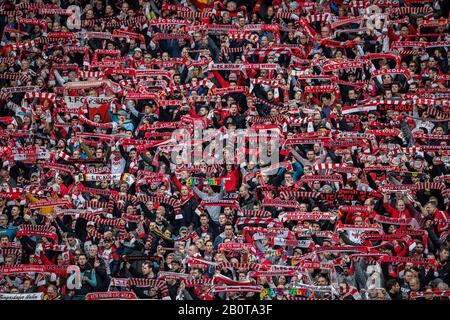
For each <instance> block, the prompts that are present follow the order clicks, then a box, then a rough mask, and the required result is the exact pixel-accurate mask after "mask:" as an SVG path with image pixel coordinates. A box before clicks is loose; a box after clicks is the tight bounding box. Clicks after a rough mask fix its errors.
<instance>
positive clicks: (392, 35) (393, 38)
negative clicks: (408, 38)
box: [388, 27, 400, 41]
mask: <svg viewBox="0 0 450 320" xmlns="http://www.w3.org/2000/svg"><path fill="white" fill-rule="evenodd" d="M388 37H389V40H390V41H397V40H398V39H399V38H400V37H399V36H398V35H396V34H395V32H394V30H392V28H391V27H388Z"/></svg>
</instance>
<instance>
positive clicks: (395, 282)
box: [386, 279, 398, 291]
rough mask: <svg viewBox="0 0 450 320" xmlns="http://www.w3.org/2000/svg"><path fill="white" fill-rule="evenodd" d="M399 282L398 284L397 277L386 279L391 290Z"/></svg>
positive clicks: (387, 287) (388, 288)
mask: <svg viewBox="0 0 450 320" xmlns="http://www.w3.org/2000/svg"><path fill="white" fill-rule="evenodd" d="M397 284H398V281H397V279H389V280H388V281H386V290H387V291H389V290H391V289H392V288H393V287H394V286H395V285H397Z"/></svg>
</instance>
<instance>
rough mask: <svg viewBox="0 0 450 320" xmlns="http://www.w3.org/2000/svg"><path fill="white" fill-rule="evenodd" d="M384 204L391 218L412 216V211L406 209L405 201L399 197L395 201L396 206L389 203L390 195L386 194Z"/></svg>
mask: <svg viewBox="0 0 450 320" xmlns="http://www.w3.org/2000/svg"><path fill="white" fill-rule="evenodd" d="M383 206H384V208H385V209H386V211H387V213H388V214H389V216H391V218H411V213H410V212H409V211H408V209H406V206H405V202H404V201H403V200H401V199H398V200H397V201H396V203H395V208H393V207H392V206H391V205H390V204H389V196H388V195H387V194H385V195H384V198H383Z"/></svg>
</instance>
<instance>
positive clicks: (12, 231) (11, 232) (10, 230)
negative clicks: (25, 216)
mask: <svg viewBox="0 0 450 320" xmlns="http://www.w3.org/2000/svg"><path fill="white" fill-rule="evenodd" d="M17 229H18V227H13V226H4V227H0V236H4V235H7V236H8V238H9V241H13V240H14V238H15V237H16V233H17Z"/></svg>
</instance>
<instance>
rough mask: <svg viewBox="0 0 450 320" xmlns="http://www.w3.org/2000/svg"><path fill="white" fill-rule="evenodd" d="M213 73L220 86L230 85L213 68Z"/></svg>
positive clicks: (226, 86)
mask: <svg viewBox="0 0 450 320" xmlns="http://www.w3.org/2000/svg"><path fill="white" fill-rule="evenodd" d="M213 74H214V77H215V78H216V79H217V81H219V84H220V86H221V87H222V88H228V87H229V86H230V84H229V83H228V81H226V80H225V79H224V78H223V77H222V76H221V75H220V73H219V72H218V71H217V70H213Z"/></svg>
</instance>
